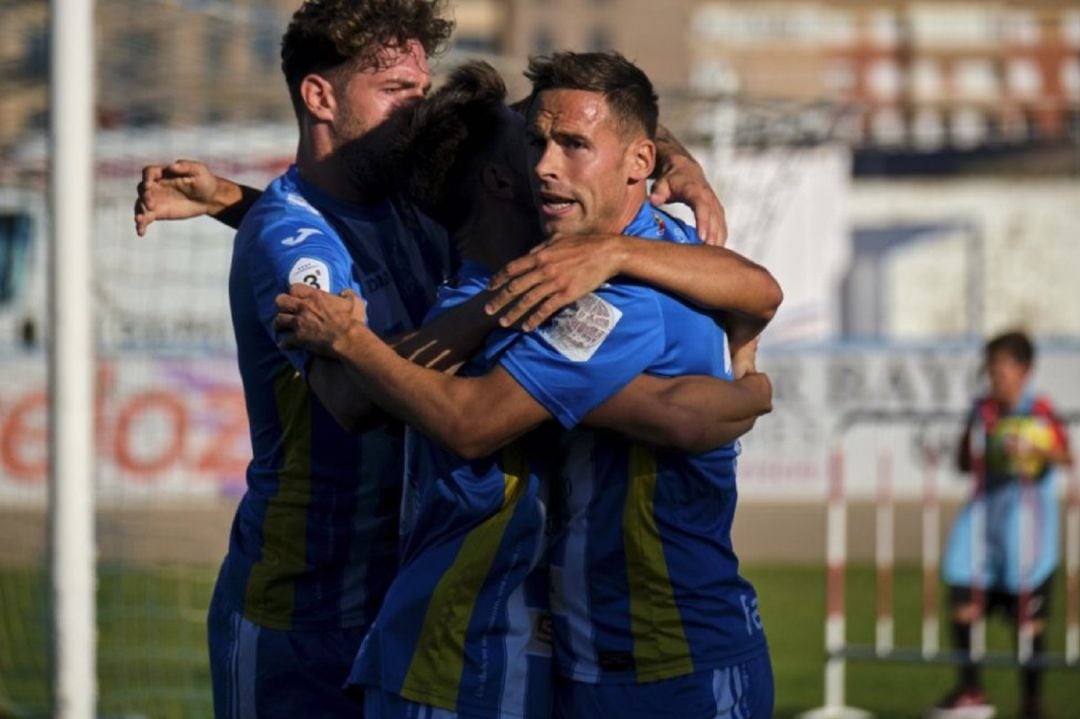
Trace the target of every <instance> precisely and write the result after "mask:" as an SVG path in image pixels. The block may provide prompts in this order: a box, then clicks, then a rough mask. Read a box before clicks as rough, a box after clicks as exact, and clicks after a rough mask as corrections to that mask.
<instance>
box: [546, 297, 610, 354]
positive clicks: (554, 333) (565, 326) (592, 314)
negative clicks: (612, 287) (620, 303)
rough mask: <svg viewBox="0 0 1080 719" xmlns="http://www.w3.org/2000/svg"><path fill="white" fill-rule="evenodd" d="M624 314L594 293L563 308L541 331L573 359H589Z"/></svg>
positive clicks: (556, 346)
mask: <svg viewBox="0 0 1080 719" xmlns="http://www.w3.org/2000/svg"><path fill="white" fill-rule="evenodd" d="M622 315H623V313H622V310H620V309H619V308H618V307H616V306H615V305H613V304H611V303H610V302H608V301H607V300H605V299H603V298H601V297H598V296H596V295H594V294H591V293H590V294H587V295H585V296H584V297H582V298H581V299H580V300H578V301H577V302H575V303H574V304H572V305H568V306H567V307H565V308H563V309H562V310H560V311H559V313H558V314H556V315H555V316H554V317H552V318H551V321H550V322H548V323H547V324H546V325H544V326H543V327H541V328H540V329H539V330H537V332H539V333H540V336H541V337H543V338H544V339H545V340H547V342H548V344H550V345H551V346H552V347H554V348H555V349H557V350H558V351H559V353H560V354H562V355H563V356H564V357H566V358H567V359H568V360H570V361H571V362H588V361H589V360H590V359H592V356H593V355H594V354H596V351H597V350H598V349H600V345H602V344H604V340H606V339H607V337H608V335H610V334H611V331H612V330H613V329H615V325H617V324H619V320H620V319H622Z"/></svg>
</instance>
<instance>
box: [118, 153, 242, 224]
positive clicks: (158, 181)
mask: <svg viewBox="0 0 1080 719" xmlns="http://www.w3.org/2000/svg"><path fill="white" fill-rule="evenodd" d="M219 184H220V180H219V179H218V178H217V177H216V176H215V175H214V173H212V172H210V168H208V167H207V166H206V165H204V164H203V163H201V162H195V161H193V160H177V161H176V162H174V163H172V164H171V165H164V166H162V165H148V166H146V167H144V168H143V171H142V182H140V183H139V186H138V194H139V196H138V198H137V199H136V200H135V232H137V233H138V235H139V237H142V236H143V235H145V234H146V228H147V227H149V226H150V225H151V224H152V223H153V222H154V221H156V220H186V219H188V218H189V217H199V216H201V215H212V214H216V213H217V212H220V211H221V210H222V209H224V208H223V207H222V206H221V205H220V204H218V202H217V201H216V197H217V194H218V192H219V190H220V188H219Z"/></svg>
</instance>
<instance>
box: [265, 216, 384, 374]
mask: <svg viewBox="0 0 1080 719" xmlns="http://www.w3.org/2000/svg"><path fill="white" fill-rule="evenodd" d="M245 255H246V258H247V263H246V270H247V271H248V272H250V273H251V286H252V289H253V292H254V293H255V305H256V307H257V308H258V314H259V321H260V322H261V323H262V325H263V328H264V329H265V330H266V332H267V333H268V334H269V335H270V336H271V337H272V338H273V339H274V341H275V342H278V341H280V340H281V334H280V333H279V332H277V331H275V330H274V317H275V316H276V315H277V305H276V304H275V298H276V297H277V296H278V295H279V294H282V293H285V292H288V291H289V286H290V285H293V284H306V285H309V286H311V287H314V288H316V289H319V290H323V291H325V292H330V293H331V294H338V293H339V292H341V291H342V290H345V289H351V290H353V291H354V292H356V294H357V295H360V296H361V297H363V292H362V290H361V287H360V284H359V282H358V281H357V278H356V276H355V273H354V272H353V263H352V257H351V256H350V255H349V252H348V250H347V249H346V248H345V245H344V243H343V242H342V241H341V238H340V237H338V235H337V233H336V232H335V231H334V230H332V229H331V228H330V227H329V226H328V225H325V224H318V225H316V224H315V223H310V222H308V223H307V224H305V223H304V222H303V221H299V222H298V221H295V220H291V219H290V220H287V221H283V222H277V223H273V224H268V225H265V226H264V227H262V228H261V229H260V230H259V231H258V235H257V236H256V237H253V238H251V242H250V244H249V245H248V249H247V252H246V253H245ZM283 351H284V353H285V356H286V357H288V359H289V362H290V363H291V364H292V366H293V367H295V368H296V369H297V371H299V372H300V373H301V374H302V375H304V377H305V378H306V376H307V364H308V361H309V360H310V358H311V353H309V352H308V351H307V350H303V349H289V350H283Z"/></svg>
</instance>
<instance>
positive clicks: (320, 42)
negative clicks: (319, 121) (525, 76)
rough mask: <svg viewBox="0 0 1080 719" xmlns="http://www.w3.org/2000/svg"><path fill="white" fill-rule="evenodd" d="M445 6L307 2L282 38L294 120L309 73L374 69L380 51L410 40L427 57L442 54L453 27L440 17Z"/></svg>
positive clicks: (436, 2) (436, 1) (401, 1)
mask: <svg viewBox="0 0 1080 719" xmlns="http://www.w3.org/2000/svg"><path fill="white" fill-rule="evenodd" d="M444 5H445V0H305V2H304V4H303V5H302V6H301V7H300V9H299V10H297V11H296V12H295V13H294V14H293V16H292V21H291V22H290V23H289V28H288V30H286V31H285V36H284V37H283V38H282V40H281V70H282V72H284V73H285V82H286V84H288V86H289V96H290V98H291V99H292V103H293V109H294V110H295V111H296V114H297V116H298V117H302V116H303V111H304V103H303V100H302V99H301V98H300V82H301V81H302V80H303V79H304V78H305V77H306V76H307V75H310V74H311V73H327V74H333V73H334V71H335V70H337V69H339V68H344V67H349V68H351V69H367V68H377V67H379V64H380V62H381V58H380V53H381V51H382V50H383V48H386V47H395V46H404V45H405V44H406V43H408V42H409V41H410V40H416V41H418V42H419V43H420V44H421V45H422V46H423V48H424V52H426V53H427V54H428V55H434V54H436V53H438V52H439V51H441V50H442V49H443V47H444V45H445V43H446V41H447V40H448V39H449V38H450V33H451V32H452V31H453V29H454V23H453V22H451V21H450V20H446V19H445V18H443V17H442V13H443V8H444ZM329 79H331V81H333V80H334V78H329Z"/></svg>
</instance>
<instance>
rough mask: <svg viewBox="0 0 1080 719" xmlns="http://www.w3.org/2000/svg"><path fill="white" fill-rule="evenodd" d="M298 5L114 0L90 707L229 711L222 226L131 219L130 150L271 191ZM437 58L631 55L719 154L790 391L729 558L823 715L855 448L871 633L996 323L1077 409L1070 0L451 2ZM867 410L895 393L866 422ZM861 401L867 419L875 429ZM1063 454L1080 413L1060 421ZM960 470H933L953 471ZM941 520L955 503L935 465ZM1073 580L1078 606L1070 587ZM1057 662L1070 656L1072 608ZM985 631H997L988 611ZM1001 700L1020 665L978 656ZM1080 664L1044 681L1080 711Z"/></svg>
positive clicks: (1076, 121)
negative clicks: (834, 523)
mask: <svg viewBox="0 0 1080 719" xmlns="http://www.w3.org/2000/svg"><path fill="white" fill-rule="evenodd" d="M297 5H298V2H297V0H258V1H256V0H160V1H156V2H155V1H149V0H146V1H136V0H99V2H98V3H97V6H96V26H95V29H96V41H97V50H96V52H97V62H96V68H95V69H96V76H97V82H98V85H97V105H96V116H97V124H98V128H99V133H98V135H97V143H96V164H95V176H96V181H97V184H96V187H95V218H94V221H93V227H92V234H93V248H92V252H93V257H94V266H93V292H94V313H95V337H96V341H97V358H96V359H97V368H96V377H97V396H96V408H95V415H96V420H97V426H96V437H97V465H96V468H95V471H96V477H97V485H96V488H97V491H96V498H97V514H96V518H97V529H96V531H97V553H98V577H99V593H98V613H99V616H98V629H99V658H98V674H99V681H100V697H99V711H100V714H101V715H102V716H108V717H121V716H123V717H135V716H146V717H188V716H191V717H197V716H207V715H209V713H210V698H209V688H208V687H209V685H208V682H209V678H208V671H207V667H206V660H205V650H204V639H203V637H204V626H203V620H204V613H205V608H206V605H207V602H208V598H209V593H210V588H211V586H212V582H213V579H214V575H215V572H216V567H217V563H218V562H219V561H220V558H221V556H222V554H223V551H224V547H225V542H226V537H227V532H228V524H229V521H230V519H231V512H232V508H233V506H234V505H235V502H236V500H237V497H238V496H239V493H240V492H241V491H242V489H243V473H244V467H245V464H246V461H247V459H248V456H249V454H248V453H249V451H250V450H249V445H248V440H247V435H246V424H245V416H244V408H243V398H242V394H241V390H240V387H239V381H238V377H237V375H236V371H235V367H234V361H233V357H232V353H233V341H232V332H231V328H230V323H229V317H228V306H227V287H226V277H227V270H228V263H229V256H230V251H231V247H230V241H229V240H230V236H231V235H230V233H229V232H228V231H227V230H226V229H224V228H223V227H220V226H218V225H217V224H215V223H214V222H212V221H210V220H196V221H192V222H186V223H177V224H168V225H158V226H155V227H154V228H153V229H152V230H151V232H150V234H149V236H148V237H146V238H144V239H139V238H137V237H136V236H135V233H134V230H133V223H132V219H131V207H132V204H133V201H134V191H135V185H136V183H137V182H138V179H139V169H140V168H141V166H142V165H144V164H147V163H150V162H162V161H168V160H171V159H174V158H178V157H189V158H198V159H202V160H204V161H206V162H208V163H209V164H210V166H211V167H212V169H214V170H215V171H217V172H218V173H219V174H224V175H227V176H231V177H233V178H236V179H239V180H242V181H246V182H248V183H251V184H255V185H259V186H261V185H263V184H265V183H266V182H267V181H268V180H269V179H271V178H272V177H273V176H275V175H276V174H277V173H278V172H279V171H281V170H282V169H283V168H284V167H285V166H286V165H287V164H288V163H289V161H290V156H291V153H292V151H293V149H294V145H295V133H294V125H293V120H292V113H291V110H290V108H289V103H288V99H287V93H286V92H285V88H284V84H283V82H282V81H281V76H280V71H279V69H278V58H277V54H278V43H279V39H280V36H281V33H282V32H283V30H284V28H285V26H286V24H287V22H288V17H289V15H290V14H291V12H292V11H293V10H294V9H295V8H296V7H297ZM449 5H450V8H451V12H452V13H453V14H454V16H455V17H456V20H457V24H458V26H457V31H456V33H455V35H454V41H453V44H452V45H451V47H450V48H449V51H448V52H447V53H446V54H445V55H444V56H443V57H442V58H441V59H440V61H439V62H438V65H437V69H439V70H445V68H448V67H451V66H453V65H454V64H455V63H456V62H459V61H461V60H462V59H464V58H468V57H476V56H479V57H483V58H485V59H488V60H490V61H492V62H493V63H495V64H496V65H497V66H498V67H499V68H500V69H501V70H502V71H503V72H504V74H505V75H506V77H507V78H508V80H511V81H512V82H511V84H512V86H513V87H514V88H515V91H516V92H517V93H519V94H523V93H524V92H525V85H524V80H523V78H521V75H520V71H521V69H522V68H523V67H524V63H525V59H526V57H527V56H528V55H529V54H530V53H543V52H548V51H551V50H554V49H579V50H584V49H618V50H620V51H621V52H623V53H624V54H626V55H627V56H629V57H630V58H632V59H634V60H636V61H637V62H638V63H639V64H640V65H641V66H642V67H643V68H644V69H645V70H646V71H647V72H648V73H649V74H650V75H651V77H652V78H653V80H654V82H655V83H656V85H657V87H658V89H659V91H660V92H661V96H662V103H663V118H662V119H663V120H664V122H665V123H666V124H667V125H668V126H669V127H670V128H672V129H673V130H674V131H675V132H676V134H677V135H678V136H679V137H681V138H682V139H684V141H685V142H686V143H687V144H688V145H689V146H691V147H692V148H693V150H694V152H695V153H696V154H697V156H698V157H699V159H700V160H701V162H702V163H703V165H705V166H706V168H707V169H708V172H709V173H710V177H711V178H712V180H713V182H714V184H715V186H716V188H717V191H718V192H719V193H720V195H721V197H722V199H723V201H724V203H725V206H726V208H727V211H728V218H729V224H730V231H731V233H730V235H731V236H730V246H731V247H733V248H735V249H737V250H739V251H741V252H744V253H745V254H747V255H749V256H750V257H752V258H754V259H756V260H758V261H760V262H762V263H764V264H766V265H767V266H768V267H769V268H770V269H771V270H772V271H773V272H774V273H775V274H776V276H777V277H778V278H779V279H780V281H781V282H782V284H783V285H784V288H785V291H786V301H785V304H784V307H783V308H782V309H781V312H780V313H779V315H778V316H777V318H776V320H775V322H774V323H773V326H772V327H771V328H770V329H769V330H768V333H767V335H766V339H765V342H764V348H763V353H764V359H763V361H762V365H763V367H764V369H765V370H767V371H768V372H770V374H771V375H772V377H773V381H774V385H775V388H776V402H775V404H776V410H775V411H774V413H773V414H772V415H771V416H770V417H768V418H765V419H763V420H762V421H761V422H759V424H758V427H757V429H756V430H755V431H754V433H753V434H752V435H751V436H750V437H749V438H748V439H747V440H746V441H745V453H744V456H743V460H742V463H741V465H740V474H741V493H742V497H743V500H742V506H741V509H740V517H739V522H738V526H737V537H736V542H737V547H738V549H739V550H740V554H741V555H742V556H743V557H744V558H745V567H746V572H747V574H748V575H749V576H750V578H751V579H753V580H755V581H756V582H757V583H758V585H759V589H760V590H761V594H762V613H763V617H764V619H765V621H766V624H767V627H768V629H769V633H770V638H771V642H772V646H773V656H774V661H775V664H776V668H777V700H778V704H777V715H778V716H791V715H793V714H795V713H797V712H798V711H801V710H805V709H809V708H811V707H813V706H818V705H820V704H821V702H822V680H821V668H822V660H823V650H822V646H823V644H822V642H823V637H822V619H823V612H824V602H825V599H824V574H825V573H824V552H825V539H824V526H825V521H824V516H825V514H824V498H825V494H826V478H827V466H828V456H829V452H830V451H831V450H832V449H833V448H835V447H840V448H842V449H843V451H844V452H845V453H846V456H847V461H846V466H847V468H848V469H847V482H848V484H847V491H848V497H849V500H850V501H851V502H852V525H851V527H852V528H851V531H850V532H849V536H848V538H849V544H850V549H851V553H852V560H853V562H854V566H853V568H852V570H851V573H850V577H849V585H848V600H849V606H850V614H851V625H850V628H849V634H850V635H852V636H854V637H855V638H859V637H862V638H863V639H864V640H865V641H869V639H868V638H869V637H871V636H872V633H873V571H872V569H871V568H870V567H869V564H868V563H869V561H870V560H871V559H872V557H873V542H872V538H873V536H874V534H873V532H874V528H873V506H872V500H873V497H874V495H875V491H876V487H877V484H876V473H877V467H878V466H879V464H880V457H881V456H883V453H884V456H887V457H888V458H889V462H891V463H892V467H893V471H892V482H893V489H894V492H895V494H896V497H897V499H898V501H899V502H900V504H899V509H898V517H897V561H898V563H899V564H900V568H899V570H898V572H899V573H898V575H897V578H896V606H897V624H898V629H897V631H898V642H899V641H907V642H908V644H914V643H915V642H916V641H917V638H918V633H919V627H918V622H919V612H920V610H919V606H918V604H919V601H920V599H921V595H920V592H921V589H920V585H919V581H920V580H919V571H918V569H917V567H916V565H917V562H918V561H919V552H920V535H919V528H920V527H919V521H920V520H919V517H918V509H919V500H920V496H921V488H922V482H923V479H924V477H925V459H926V457H927V456H928V454H933V453H934V452H939V453H940V452H941V451H948V448H950V447H951V442H952V441H953V440H954V438H955V435H956V432H957V429H958V423H959V418H960V415H961V414H962V413H963V411H964V409H965V408H966V406H967V403H968V401H969V398H970V397H971V395H972V393H973V392H974V391H975V390H976V388H977V386H978V377H977V368H978V362H979V357H978V350H979V346H980V344H981V341H982V339H983V338H984V337H985V336H986V335H987V334H990V333H994V332H998V331H1001V330H1005V329H1009V328H1014V327H1020V328H1024V329H1026V330H1028V331H1029V332H1031V333H1032V334H1034V335H1035V337H1036V338H1037V340H1038V343H1039V348H1040V350H1041V353H1042V354H1041V357H1040V360H1039V366H1038V372H1037V384H1038V385H1039V386H1040V387H1041V388H1043V389H1044V390H1046V391H1047V392H1048V393H1050V395H1051V396H1052V397H1053V398H1054V400H1055V401H1056V403H1057V405H1058V406H1059V409H1061V410H1062V411H1063V413H1065V414H1067V415H1073V416H1080V288H1078V287H1080V286H1078V284H1077V279H1076V275H1077V271H1078V269H1080V2H1077V1H1075V0H1027V1H1025V2H1003V1H1002V2H974V1H970V0H949V1H941V2H936V1H929V0H928V1H924V2H904V1H902V0H828V1H826V0H803V1H800V0H777V1H771V0H769V1H761V0H728V1H719V0H457V1H452V2H450V3H449ZM49 51H50V37H49V29H48V7H47V3H46V2H45V1H44V0H0V365H2V367H0V717H31V716H47V715H49V714H50V713H51V706H50V697H49V656H48V646H49V645H48V640H47V631H48V629H47V627H48V621H47V617H48V606H49V596H48V584H47V581H46V573H45V562H46V547H47V541H46V536H47V534H46V485H47V482H46V476H47V473H46V470H47V468H46V458H47V453H46V420H47V417H46V411H47V405H46V396H47V395H46V392H47V389H48V388H47V386H46V348H47V337H48V333H49V328H48V327H47V326H46V316H47V313H46V292H47V289H46V261H47V251H48V245H47V237H48V231H49V228H48V215H47V202H46V198H45V188H46V181H47V173H48V167H49V157H48V146H47V141H46V136H45V130H46V125H47V123H48V117H49V116H48V112H49V107H48V99H47V94H48V93H47V83H48V78H49V67H48V64H49ZM868 410H873V411H874V412H876V413H877V416H876V419H874V420H873V421H870V420H867V419H865V416H866V413H867V411H868ZM859 418H863V419H859ZM1072 437H1073V444H1074V447H1080V432H1078V431H1077V429H1076V427H1075V425H1074V426H1073V429H1072ZM945 464H946V465H947V464H948V463H947V462H946V463H945ZM940 490H941V494H942V496H943V497H944V500H945V511H944V513H943V516H942V520H941V521H942V525H943V526H946V525H947V522H948V519H949V517H950V514H951V511H952V509H953V508H955V505H956V503H957V502H958V501H959V500H960V499H962V498H963V497H964V496H965V493H966V491H967V488H966V484H965V482H964V481H963V480H962V479H961V478H960V477H959V476H957V475H955V474H954V473H953V472H952V470H951V468H949V467H948V466H945V467H944V468H943V474H942V477H941V480H940ZM1061 584H1062V583H1059V586H1058V590H1059V595H1060V594H1062V586H1061ZM1058 600H1059V601H1058V603H1057V604H1056V605H1055V611H1054V615H1055V628H1054V631H1053V635H1052V638H1051V641H1050V646H1051V649H1056V650H1059V651H1060V648H1061V645H1062V636H1063V632H1062V631H1061V624H1062V618H1061V614H1062V611H1061V610H1062V608H1063V604H1064V603H1063V602H1061V601H1060V597H1058ZM997 629H998V630H1000V631H998V632H997V633H996V634H993V635H992V636H991V641H992V643H993V644H995V645H996V646H999V647H1004V648H1007V647H1008V646H1010V644H1009V642H1010V640H1009V638H1008V636H1007V633H1006V632H1005V631H1004V630H1003V629H1002V628H1000V627H998V628H997ZM990 680H991V690H990V694H991V697H992V699H994V700H995V701H996V702H998V703H999V704H1000V706H1001V707H1002V710H1003V714H1002V715H1004V716H1009V711H1011V708H1012V707H1014V706H1015V704H1016V702H1015V684H1016V681H1015V678H1014V676H1013V673H1012V672H1009V671H995V672H993V673H991V674H990ZM951 682H952V674H951V671H949V670H947V669H945V668H943V667H930V666H916V667H895V666H882V665H853V666H852V667H851V668H850V670H849V681H848V691H849V699H850V702H851V703H852V704H854V705H857V706H861V707H864V708H867V709H871V710H873V711H874V712H875V713H877V714H878V716H882V717H890V716H894V717H901V716H915V715H918V714H920V713H921V712H922V710H923V709H925V707H927V706H928V705H929V704H930V703H932V702H933V701H934V700H935V699H937V698H938V697H939V695H940V694H942V693H944V692H945V691H946V690H947V689H948V688H949V686H950V685H951ZM1077 707H1080V676H1078V674H1077V672H1076V671H1075V670H1069V671H1064V672H1056V673H1054V674H1052V675H1051V677H1050V680H1049V695H1048V708H1049V710H1050V712H1051V715H1052V716H1054V717H1059V718H1063V717H1067V716H1077V712H1078V711H1080V709H1077Z"/></svg>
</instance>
